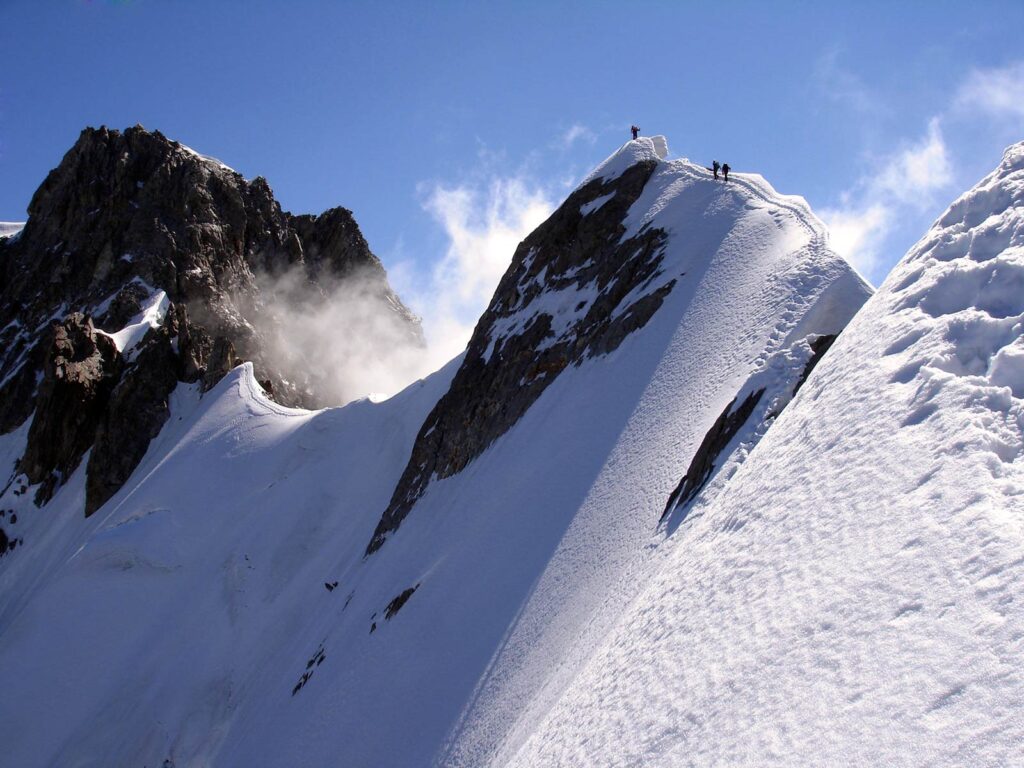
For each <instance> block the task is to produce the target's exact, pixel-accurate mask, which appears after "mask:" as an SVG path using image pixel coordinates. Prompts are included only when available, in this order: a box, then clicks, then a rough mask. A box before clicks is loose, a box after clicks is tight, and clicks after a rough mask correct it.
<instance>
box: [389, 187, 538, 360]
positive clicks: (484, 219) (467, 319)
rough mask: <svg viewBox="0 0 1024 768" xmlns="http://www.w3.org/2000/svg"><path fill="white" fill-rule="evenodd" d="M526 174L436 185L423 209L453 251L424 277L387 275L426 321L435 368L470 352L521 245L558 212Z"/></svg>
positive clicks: (411, 272) (402, 272) (405, 271)
mask: <svg viewBox="0 0 1024 768" xmlns="http://www.w3.org/2000/svg"><path fill="white" fill-rule="evenodd" d="M556 193H557V192H556V191H552V190H550V189H549V188H547V187H545V186H544V185H542V184H540V183H538V182H536V181H534V180H532V179H530V178H528V177H526V176H524V175H512V176H502V175H492V176H491V177H490V178H488V179H486V180H484V181H479V182H471V183H470V182H468V183H463V184H456V185H445V184H434V185H432V186H431V187H430V188H429V189H428V190H427V191H426V194H425V197H424V203H423V206H424V209H425V210H426V211H427V212H428V213H430V215H431V216H432V217H433V218H434V220H435V221H436V222H437V223H438V224H439V225H440V226H441V228H442V229H443V231H444V233H445V235H446V237H447V239H448V246H447V248H446V250H445V252H444V255H443V256H442V257H441V258H440V259H439V260H438V261H436V262H435V263H434V264H433V265H432V267H431V268H430V270H429V273H427V274H426V275H424V274H423V273H422V272H421V271H418V270H416V268H415V265H413V264H412V263H410V262H404V263H401V264H399V265H397V266H396V267H395V268H393V269H391V270H389V274H390V275H391V279H392V282H393V284H394V285H395V286H396V289H397V291H398V293H399V295H400V296H402V298H403V300H405V301H406V302H407V303H408V304H409V305H410V306H412V307H413V309H414V310H415V311H416V312H417V314H419V315H420V316H421V317H422V318H423V329H424V333H425V335H426V337H427V343H428V345H429V347H430V357H431V360H432V365H433V367H434V368H436V367H439V366H440V365H443V364H444V363H445V362H447V361H448V360H450V359H451V358H452V357H454V356H455V355H457V354H459V353H460V352H462V350H463V349H465V346H466V343H467V342H468V341H469V337H470V335H471V334H472V332H473V328H474V326H475V325H476V321H477V319H478V318H479V316H480V315H481V314H482V313H483V311H484V310H485V309H486V308H487V304H488V303H489V301H490V299H491V296H492V294H493V293H494V289H495V288H496V287H497V285H498V281H499V280H500V279H501V276H502V275H503V274H504V273H505V270H506V269H508V265H509V264H510V263H511V260H512V254H513V253H514V252H515V249H516V246H517V245H518V244H519V243H520V242H521V241H522V240H523V238H525V237H526V235H528V234H529V233H530V232H532V231H533V230H534V229H536V227H537V226H538V225H539V224H540V223H541V222H543V221H544V219H546V218H547V217H548V216H549V215H550V214H551V211H552V210H554V208H555V194H556Z"/></svg>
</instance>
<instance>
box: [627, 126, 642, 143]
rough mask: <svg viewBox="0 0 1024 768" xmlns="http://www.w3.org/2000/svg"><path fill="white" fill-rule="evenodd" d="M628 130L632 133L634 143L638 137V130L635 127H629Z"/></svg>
mask: <svg viewBox="0 0 1024 768" xmlns="http://www.w3.org/2000/svg"><path fill="white" fill-rule="evenodd" d="M629 130H631V131H632V132H633V140H634V141H635V140H636V137H637V136H639V135H640V129H639V128H637V127H636V126H635V125H631V126H630V127H629Z"/></svg>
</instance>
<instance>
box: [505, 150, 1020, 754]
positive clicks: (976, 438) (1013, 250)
mask: <svg viewBox="0 0 1024 768" xmlns="http://www.w3.org/2000/svg"><path fill="white" fill-rule="evenodd" d="M1021 150H1022V145H1015V146H1014V147H1011V148H1010V149H1009V150H1008V151H1007V153H1006V155H1005V156H1004V159H1003V162H1002V164H1001V165H1000V166H999V168H997V169H996V171H994V172H993V173H992V174H990V175H989V176H987V177H986V178H985V179H983V180H982V181H981V182H980V183H979V184H978V185H977V186H976V187H975V188H974V189H972V190H970V191H969V192H968V193H967V194H965V195H964V196H962V197H961V198H960V199H959V200H957V201H956V202H955V203H954V204H953V205H952V206H951V207H950V208H949V210H948V211H947V212H946V213H945V214H943V215H942V216H941V217H940V218H939V220H938V221H937V222H936V224H935V226H934V227H933V228H932V229H931V230H930V231H929V233H928V234H927V235H926V236H925V237H924V238H923V239H922V240H921V242H920V243H918V244H917V245H916V246H915V247H914V248H912V249H911V251H910V252H909V253H908V255H907V256H906V258H905V259H904V260H903V261H902V262H901V263H900V264H899V265H898V266H897V267H896V269H895V270H894V271H893V274H892V275H890V277H889V278H888V279H887V280H886V281H885V283H884V284H883V286H882V287H881V288H880V289H879V291H878V293H877V294H876V295H875V296H874V297H873V298H872V299H871V300H870V301H869V302H868V303H867V304H866V305H865V307H864V308H863V310H861V312H860V313H859V314H858V315H857V316H856V317H855V318H854V320H853V321H852V322H851V323H850V325H849V326H848V327H847V329H846V330H845V331H844V332H843V334H842V335H841V336H840V337H839V339H838V341H837V342H836V343H835V345H834V346H833V348H832V350H831V351H830V352H829V354H828V356H827V357H826V358H825V360H824V361H823V362H822V364H821V365H820V366H819V367H818V369H817V370H816V371H815V373H814V374H813V375H812V376H811V377H810V379H809V380H808V382H807V384H806V386H805V387H804V388H803V389H802V390H801V392H800V394H799V395H798V396H797V397H796V399H795V401H794V402H793V403H792V404H791V405H790V406H789V407H788V408H787V409H786V410H785V412H784V413H783V414H782V415H781V417H780V418H779V419H778V421H777V423H776V424H775V425H774V426H773V427H772V429H771V430H770V431H769V432H768V433H767V434H766V435H765V437H764V438H763V440H761V442H760V443H759V444H758V446H757V449H756V451H754V452H752V453H751V454H750V456H749V459H748V460H747V461H746V462H745V463H743V464H742V465H741V466H740V467H739V468H738V470H737V471H736V472H735V474H734V475H733V477H732V479H731V480H730V482H729V483H728V484H727V485H726V486H725V487H724V489H723V490H721V492H720V493H718V494H717V496H715V497H714V498H712V499H708V500H703V501H702V500H700V499H698V501H697V502H696V503H695V505H694V506H693V508H692V509H691V512H690V514H689V515H688V516H687V517H686V519H684V520H683V521H682V522H681V523H680V525H679V526H678V527H677V528H676V529H675V530H674V532H673V533H672V535H671V536H670V537H669V538H668V539H667V541H666V542H665V544H664V545H663V546H661V547H659V548H658V557H656V558H654V559H653V561H654V562H657V566H655V567H653V568H652V569H651V570H649V571H647V572H646V573H645V578H644V582H645V587H644V589H643V590H641V591H640V592H639V593H638V594H637V595H636V596H635V597H634V598H633V599H632V601H631V604H630V606H629V607H628V609H626V610H624V611H623V612H622V613H621V615H620V617H619V618H618V620H617V622H616V625H615V627H614V629H612V630H611V631H609V632H607V633H606V634H605V635H604V636H603V638H602V641H601V643H600V647H599V649H597V650H596V651H595V652H594V653H593V654H592V655H591V656H590V657H589V658H588V660H587V662H586V663H585V665H583V670H582V671H581V672H580V673H578V674H576V675H574V677H573V681H572V683H571V684H569V685H568V686H566V688H565V690H564V691H563V692H562V693H561V694H560V696H559V697H558V701H557V703H555V704H554V705H551V706H546V707H545V708H544V712H543V714H542V716H541V717H540V718H538V719H531V720H530V721H529V724H528V725H526V726H525V727H524V728H523V729H522V737H521V739H520V740H518V741H516V742H515V743H512V744H510V745H509V746H508V747H507V750H506V751H505V752H503V753H501V758H502V759H500V760H497V761H495V764H498V763H500V764H511V765H529V766H545V765H566V764H615V765H618V764H643V765H666V766H667V765H679V764H699V765H707V764H729V765H766V764H772V765H793V764H815V765H836V764H858V765H860V764H885V765H1012V764H1015V763H1016V762H1018V761H1019V755H1020V754H1021V748H1022V744H1024V728H1022V725H1021V721H1020V717H1019V711H1020V701H1021V696H1022V692H1024V675H1022V674H1021V671H1020V665H1019V663H1018V661H1019V657H1020V651H1021V646H1020V642H1021V638H1022V637H1024V610H1022V608H1021V605H1020V600H1019V599H1017V596H1018V593H1019V585H1020V584H1021V582H1022V579H1024V565H1022V564H1024V503H1022V501H1021V499H1022V498H1024V497H1022V489H1024V469H1022V467H1024V464H1022V462H1021V457H1022V456H1024V400H1022V399H1021V396H1022V395H1024V387H1022V384H1024V366H1021V365H1020V364H1019V363H1020V362H1021V361H1022V359H1024V358H1022V355H1021V351H1022V347H1021V337H1022V333H1024V290H1022V287H1024V285H1022V284H1021V274H1022V269H1024V252H1022V250H1021V245H1022V244H1024V243H1022V239H1021V234H1022V232H1024V229H1022V225H1024V196H1022V194H1021V193H1022V189H1024V186H1022V185H1024V173H1022V170H1024V168H1022V163H1021V161H1022V158H1024V153H1022V151H1021Z"/></svg>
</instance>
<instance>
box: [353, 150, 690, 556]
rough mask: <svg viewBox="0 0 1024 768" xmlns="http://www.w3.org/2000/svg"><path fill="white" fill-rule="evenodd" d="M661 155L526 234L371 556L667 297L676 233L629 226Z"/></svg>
mask: <svg viewBox="0 0 1024 768" xmlns="http://www.w3.org/2000/svg"><path fill="white" fill-rule="evenodd" d="M657 164H658V159H657V158H656V157H653V156H652V157H647V158H640V159H637V160H636V161H635V162H631V163H628V164H626V167H624V168H621V169H616V172H613V173H609V174H608V175H598V176H595V177H593V178H591V179H590V180H589V181H587V182H585V183H584V184H583V185H582V186H580V187H579V188H578V189H577V190H576V191H575V192H573V193H572V194H571V195H570V196H569V198H568V199H567V200H566V201H565V202H564V203H563V204H562V205H561V206H560V207H559V208H558V210H556V211H555V212H554V213H553V214H552V215H551V217H550V218H549V219H548V220H547V221H545V222H544V223H543V224H541V225H540V226H539V227H538V228H537V229H536V230H535V231H534V232H533V233H531V234H530V235H529V237H527V238H526V239H525V240H524V241H523V242H522V243H520V245H519V247H518V248H517V249H516V252H515V254H514V256H513V258H512V263H511V265H510V266H509V268H508V271H507V272H506V273H505V275H504V276H503V277H502V279H501V282H500V283H499V285H498V288H497V290H496V291H495V293H494V297H493V298H492V299H491V302H490V305H489V306H488V308H487V311H486V312H485V313H484V314H483V316H482V317H481V318H480V321H479V322H478V323H477V326H476V329H475V330H474V332H473V336H472V338H471V340H470V342H469V346H468V348H467V351H466V356H465V359H464V361H463V363H462V366H461V367H460V368H459V370H458V372H457V373H456V375H455V377H454V379H453V381H452V384H451V387H450V388H449V390H448V392H447V393H446V394H445V395H444V396H443V397H442V398H441V399H440V400H439V401H438V403H437V405H436V406H435V407H434V409H433V411H431V413H430V415H429V416H428V417H427V419H426V421H425V422H424V424H423V426H422V428H421V429H420V432H419V435H418V436H417V439H416V442H415V445H414V447H413V450H412V455H411V457H410V459H409V463H408V465H407V466H406V468H405V471H404V472H403V474H402V477H401V479H400V480H399V483H398V485H397V487H396V488H395V491H394V494H393V496H392V498H391V502H390V503H389V504H388V507H387V509H386V510H385V511H384V514H383V516H382V517H381V520H380V523H379V524H378V526H377V529H376V531H375V532H374V535H373V538H372V540H371V542H370V544H369V546H368V548H367V552H368V553H372V552H373V551H375V550H376V549H378V548H379V547H380V546H381V545H382V544H383V543H384V540H385V538H386V537H387V535H388V534H389V533H390V532H392V531H394V530H396V529H397V528H398V526H399V525H400V523H401V522H402V520H403V519H404V518H405V516H406V515H408V514H409V512H410V510H411V509H412V507H413V505H414V504H415V503H416V501H417V499H419V497H420V496H421V495H422V494H423V492H424V491H425V490H426V488H427V485H428V484H429V483H430V481H431V479H432V478H446V477H450V476H451V475H454V474H456V473H458V472H459V471H461V470H462V469H463V468H464V467H465V466H466V465H467V464H469V463H470V462H471V461H473V460H474V459H475V458H476V457H478V456H479V455H480V454H481V453H483V451H484V450H485V449H486V448H487V447H488V446H489V445H490V444H491V443H493V442H494V441H495V440H496V439H497V438H498V437H500V436H501V435H503V434H504V433H505V432H506V431H508V429H509V428H510V427H512V426H513V425H514V424H515V423H516V422H517V421H518V420H519V419H520V417H522V415H523V414H524V413H525V412H526V410H527V409H528V408H529V407H530V406H531V405H532V404H533V403H534V402H535V401H536V400H537V398H538V397H540V395H541V393H542V392H543V391H544V390H545V389H546V388H547V387H548V386H549V385H550V384H551V383H552V382H553V381H554V380H555V378H557V376H558V375H559V373H560V372H561V371H563V370H564V369H565V368H567V367H569V366H574V365H579V364H580V363H581V362H583V361H584V360H585V359H587V358H589V357H593V356H597V355H604V354H607V353H609V352H611V351H613V350H614V349H616V348H617V347H618V346H619V344H621V343H622V341H623V340H624V339H625V338H626V337H627V336H628V335H629V334H630V333H632V332H634V331H636V330H637V329H639V328H642V327H643V326H644V325H645V324H646V323H647V321H648V320H649V319H650V318H651V316H652V315H653V314H654V313H655V312H656V311H657V309H658V307H659V306H661V303H662V301H663V300H664V298H665V297H666V296H667V295H668V293H669V292H670V291H671V290H672V288H673V287H674V285H675V279H674V278H673V279H660V280H659V278H663V275H662V270H661V260H662V253H663V246H664V244H665V242H666V239H667V234H666V233H665V231H664V230H662V229H659V228H656V227H651V226H647V227H643V228H641V230H640V231H639V232H636V233H632V234H629V233H628V232H627V228H626V224H625V220H626V218H627V213H628V212H629V209H630V207H631V206H632V205H633V203H634V202H636V200H637V199H638V198H639V197H640V194H641V193H642V192H643V190H644V186H645V185H646V184H647V181H648V180H649V179H650V177H651V175H652V173H653V172H654V170H655V168H656V167H657ZM627 234H628V236H627Z"/></svg>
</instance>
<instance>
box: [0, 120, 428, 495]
mask: <svg viewBox="0 0 1024 768" xmlns="http://www.w3.org/2000/svg"><path fill="white" fill-rule="evenodd" d="M28 213H29V217H28V221H27V223H26V225H25V227H24V229H23V230H22V231H21V232H20V233H18V234H17V235H15V236H13V237H2V238H0V278H2V281H0V433H4V432H9V431H11V430H12V429H15V428H16V427H18V426H19V425H21V424H22V423H24V421H25V420H26V419H27V418H29V417H30V416H31V415H32V413H33V412H35V417H34V422H33V425H32V428H31V435H32V437H31V438H30V450H29V452H28V453H27V454H26V456H25V458H24V459H23V461H22V462H21V465H20V466H21V467H23V469H24V471H26V474H28V476H29V478H30V480H31V481H32V482H41V481H42V479H43V478H44V477H49V476H53V477H55V478H57V477H60V478H64V477H66V476H67V474H68V472H69V471H70V470H73V469H74V467H75V466H76V465H77V464H78V462H79V460H80V458H81V456H82V454H83V453H84V451H85V450H87V449H88V447H89V446H90V445H92V441H93V438H94V437H95V436H96V435H97V434H98V435H99V442H97V444H96V450H95V452H94V455H93V456H92V458H91V459H90V462H89V480H88V483H87V485H88V502H87V507H88V511H92V510H94V509H95V508H97V506H98V505H99V504H101V503H102V501H104V500H106V499H107V498H109V496H110V495H111V494H112V493H113V492H114V491H115V490H116V488H117V487H119V486H120V484H121V483H123V482H124V480H125V479H127V476H128V475H130V474H131V470H132V469H133V468H134V466H135V465H136V464H137V462H138V461H139V460H140V459H141V457H142V455H143V454H144V453H145V448H146V446H147V445H148V443H149V439H150V438H151V437H152V436H153V435H155V434H156V433H157V432H158V431H159V428H160V426H161V424H162V423H163V421H164V420H165V419H166V414H167V398H168V396H169V393H170V391H171V390H173V388H174V384H175V383H176V382H177V381H186V382H194V381H200V382H202V388H203V389H204V390H205V389H209V388H210V387H212V386H213V385H214V384H216V382H217V381H219V380H220V378H221V377H222V376H223V375H224V374H225V373H226V372H227V371H229V370H231V368H233V367H234V366H235V365H237V364H238V363H239V362H241V361H251V362H252V363H253V365H254V367H255V369H256V372H257V376H258V378H259V380H260V381H261V383H264V384H265V388H266V389H267V390H268V392H270V393H272V396H273V397H274V399H276V400H278V401H279V402H281V403H283V404H286V405H299V406H307V407H316V406H321V405H324V404H326V402H325V401H324V399H323V397H322V395H321V392H320V391H318V389H317V384H318V383H319V382H322V381H323V380H324V379H325V377H326V373H325V372H323V371H317V370H316V369H315V361H314V365H313V367H307V366H306V365H302V366H296V367H295V368H294V369H285V368H286V366H287V365H288V363H286V362H283V361H282V360H281V359H280V356H279V355H277V356H275V355H274V354H273V353H272V351H271V347H272V345H271V344H270V343H269V342H268V338H267V335H268V333H272V332H273V329H274V328H275V325H274V322H275V320H274V316H273V311H272V309H270V308H268V304H267V298H266V295H265V292H264V290H263V288H262V286H261V280H263V279H266V278H268V277H269V278H273V277H274V276H279V275H282V274H285V273H287V274H289V275H292V276H293V279H297V280H298V281H300V282H301V283H302V284H303V286H304V287H305V288H308V291H309V292H310V293H311V294H312V295H318V292H319V295H324V296H326V295H327V293H328V291H329V290H331V288H332V287H333V286H334V285H335V284H337V283H339V282H344V281H345V280H347V279H350V278H352V277H353V276H354V275H358V278H359V281H360V290H361V298H362V299H363V300H366V299H367V297H369V300H371V301H376V302H378V303H379V305H380V308H381V311H382V312H384V313H389V315H390V316H393V317H394V318H395V322H396V323H398V324H399V325H400V326H402V327H404V328H406V329H407V331H408V334H407V335H408V339H409V341H410V343H412V344H422V333H421V331H420V327H419V322H418V320H417V319H416V318H415V317H414V316H413V315H412V314H411V313H410V312H409V311H408V310H407V309H406V308H405V307H404V306H403V305H402V302H401V301H400V300H399V298H398V297H397V296H396V295H395V294H394V292H393V291H392V290H391V288H390V287H389V285H388V283H387V276H386V274H385V272H384V269H383V267H382V265H381V263H380V261H379V260H378V259H377V257H376V256H374V255H373V253H372V252H371V251H370V249H369V246H368V245H367V243H366V240H365V239H364V238H363V236H362V234H361V233H360V232H359V228H358V226H357V225H356V223H355V220H354V219H353V218H352V214H351V212H350V211H348V210H346V209H343V208H334V209H331V210H329V211H327V212H325V213H323V214H321V215H319V216H293V215H291V214H289V213H287V212H284V211H282V210H281V207H280V205H279V204H278V203H277V201H276V200H275V199H274V197H273V193H272V192H271V190H270V187H269V185H268V184H267V182H266V181H265V180H264V179H262V178H259V177H257V178H255V179H253V180H251V181H248V180H246V179H244V178H243V177H242V176H241V175H240V174H238V173H236V172H235V171H233V170H231V169H230V168H228V167H227V166H225V165H223V164H222V163H220V162H219V161H217V160H214V159H212V158H207V157H204V156H201V155H199V154H197V153H195V152H194V151H192V150H190V149H189V148H187V147H185V146H183V145H181V144H179V143H178V142H175V141H171V140H169V139H167V138H166V137H164V136H163V135H161V134H160V133H159V132H150V131H146V130H145V129H143V128H142V127H141V126H136V127H134V128H129V129H127V130H125V131H123V132H120V131H115V130H108V129H106V128H99V129H92V128H88V129H86V130H84V131H83V132H82V134H81V136H80V137H79V139H78V141H77V142H76V144H75V145H74V147H72V148H71V150H70V151H69V152H68V153H67V154H66V155H65V157H64V159H63V160H62V161H61V163H60V165H59V166H58V167H57V168H56V169H54V170H53V171H52V172H51V173H50V174H49V176H48V177H47V178H46V180H45V181H44V182H43V184H42V186H41V187H40V188H39V190H38V191H37V192H36V194H35V195H34V196H33V198H32V201H31V203H30V205H29V209H28ZM296 275H297V278H295V276H296ZM161 291H162V292H163V294H159V292H161ZM162 295H165V296H166V301H165V302H164V303H160V302H159V301H157V298H159V297H160V296H162ZM155 297H157V298H155ZM161 301H163V300H162V299H161ZM158 304H159V306H157V305H158ZM148 310H152V312H151V313H150V315H149V316H147V317H146V318H142V317H140V315H142V314H145V313H146V312H147V311H148ZM74 312H78V313H81V315H80V316H75V315H72V313H74ZM66 317H68V318H69V320H67V321H65V322H64V324H63V325H61V326H60V327H62V328H64V331H63V333H64V334H65V335H66V336H67V338H68V339H69V341H67V342H64V341H62V342H60V343H61V344H64V343H67V344H71V346H72V352H71V355H72V356H71V358H68V357H67V355H65V354H64V353H63V352H61V351H60V349H58V347H59V345H58V346H57V347H55V346H54V343H53V342H51V341H50V340H49V336H48V333H49V331H47V329H48V328H49V326H50V322H51V321H53V320H56V321H61V320H63V318H66ZM71 317H74V318H76V319H74V320H71V319H70V318H71ZM140 321H142V322H145V323H148V324H149V325H150V326H152V327H153V328H154V329H159V330H154V331H152V332H150V334H149V336H147V337H146V338H145V340H143V341H139V338H138V335H139V334H129V336H130V341H131V344H132V347H133V348H132V349H123V350H120V353H119V350H118V348H117V344H120V343H127V342H126V340H125V338H121V336H122V335H123V334H118V333H117V332H119V331H122V330H123V329H125V328H126V327H128V326H129V325H130V324H132V323H135V324H136V326H137V328H138V330H139V333H141V331H143V330H145V326H143V325H138V323H139V322H140ZM99 329H102V332H101V331H100V330H99ZM268 329H269V330H268ZM103 332H106V333H107V334H113V337H111V336H107V335H104V333H103ZM353 332H355V331H353ZM62 338H63V337H62ZM126 338H127V337H126ZM89 340H91V341H89ZM83 344H92V345H93V346H94V347H95V349H92V348H90V350H91V351H89V350H86V351H83V350H84V349H85V348H84V347H83V346H82V345H83ZM96 350H99V351H98V352H97V351H96ZM83 355H84V357H83V358H82V361H81V362H80V361H79V357H81V356H83ZM97 355H98V357H97ZM69 360H70V362H69ZM89 361H92V362H89ZM98 361H102V365H101V364H100V362H98ZM306 362H307V361H303V363H306ZM69 365H71V366H73V367H72V368H70V369H69V368H68V366H69ZM74 366H77V367H74ZM118 366H120V367H118ZM283 366H284V367H283ZM122 368H123V378H122ZM44 370H48V371H63V370H70V371H72V380H73V381H75V382H78V381H79V379H81V381H80V382H79V383H77V384H76V385H75V386H78V387H79V388H80V389H81V390H82V391H78V390H73V391H72V390H68V391H65V389H67V386H68V385H67V384H66V383H62V384H60V386H58V385H57V384H56V383H55V382H54V381H51V379H50V378H47V377H46V376H45V375H44V377H43V380H42V383H41V384H39V386H38V387H37V381H38V378H39V375H40V372H41V371H44ZM93 375H95V376H96V377H97V378H96V380H95V381H93V379H92V378H89V377H90V376H93ZM76 376H77V377H78V378H77V379H76V378H74V377H76ZM62 381H63V380H62ZM115 387H116V390H115ZM111 393H113V396H111ZM61 398H64V399H66V400H74V399H75V398H78V399H80V400H83V402H84V401H86V400H87V401H88V404H89V408H88V409H86V410H85V411H84V412H82V413H79V414H76V415H74V416H73V417H72V416H70V415H62V414H60V413H58V412H53V413H51V412H50V411H51V409H52V408H53V407H55V406H56V405H57V404H58V403H57V401H58V400H60V401H61V402H63V400H61ZM122 411H131V412H130V413H129V412H122ZM76 420H81V423H78V421H76ZM37 422H38V425H37ZM72 422H74V423H72ZM97 430H98V433H97ZM43 435H45V436H46V440H48V441H50V442H51V443H52V445H51V446H50V447H46V446H44V445H43V442H44V441H43V437H42V436H43ZM55 472H56V473H57V474H53V473H55ZM45 496H46V494H43V497H41V498H44V497H45Z"/></svg>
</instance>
